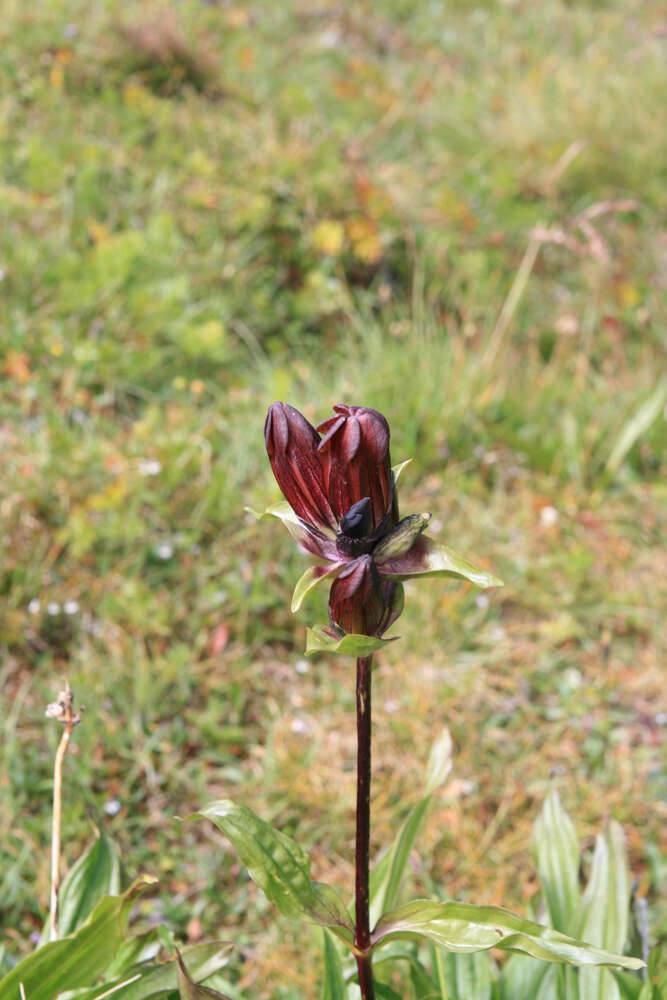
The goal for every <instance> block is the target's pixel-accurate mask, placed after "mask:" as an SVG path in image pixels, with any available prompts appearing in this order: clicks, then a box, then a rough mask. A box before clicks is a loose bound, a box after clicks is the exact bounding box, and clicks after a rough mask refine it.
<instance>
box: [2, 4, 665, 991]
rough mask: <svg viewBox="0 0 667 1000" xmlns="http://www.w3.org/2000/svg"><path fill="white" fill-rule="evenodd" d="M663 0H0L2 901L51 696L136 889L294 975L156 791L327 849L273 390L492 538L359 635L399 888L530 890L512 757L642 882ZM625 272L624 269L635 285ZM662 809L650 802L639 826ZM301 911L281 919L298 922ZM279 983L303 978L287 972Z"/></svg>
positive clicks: (13, 884)
mask: <svg viewBox="0 0 667 1000" xmlns="http://www.w3.org/2000/svg"><path fill="white" fill-rule="evenodd" d="M664 39H665V21H664V9H663V8H662V5H661V4H659V3H658V2H653V0H645V2H642V3H630V2H627V0H608V2H604V0H597V2H595V0H591V2H588V3H586V2H575V0H571V2H564V0H545V2H542V3H539V4H534V3H529V2H527V0H525V2H524V0H504V2H500V0H487V2H477V3H473V2H463V0H462V2H458V3H453V4H440V3H434V2H423V3H417V4H415V3H405V2H403V0H387V2H385V3H384V4H381V5H378V6H376V7H373V6H371V5H370V4H366V3H359V4H353V5H349V6H347V7H346V6H345V5H342V4H339V3H334V2H332V0H322V2H319V3H317V4H315V5H313V4H305V3H301V2H299V0H287V2H285V3H282V4H279V5H278V4H275V5H271V4H266V3H260V2H254V3H252V2H251V3H247V4H234V3H231V4H230V3H204V2H199V0H197V2H178V3H176V2H174V3H160V2H158V0H144V2H138V3H130V2H111V0H105V2H100V3H97V4H94V5H91V4H84V3H82V2H81V0H69V2H68V3H64V2H62V0H49V2H44V0H40V2H37V3H35V4H31V5H26V4H24V3H20V2H18V0H5V2H4V4H3V18H2V22H1V23H0V151H1V156H2V166H1V172H0V275H1V281H0V309H1V310H2V314H1V315H2V323H1V326H0V345H1V347H2V357H1V359H0V369H1V370H0V447H1V454H2V476H1V477H0V514H1V517H2V534H1V537H0V551H1V562H0V593H1V601H2V604H1V610H0V615H1V618H0V643H1V644H2V659H1V662H0V677H1V681H2V692H3V703H4V713H3V723H2V726H3V749H2V753H3V760H2V767H1V769H0V858H1V867H0V918H1V921H2V926H3V932H4V935H5V937H6V938H7V941H8V942H9V943H10V945H11V947H12V948H13V949H14V950H15V951H16V950H18V951H21V950H26V948H27V947H28V937H29V935H30V934H31V933H32V932H34V931H36V930H38V928H39V927H40V926H41V917H42V914H43V912H44V906H45V902H46V899H47V896H48V851H47V848H46V845H47V838H48V820H49V803H48V800H49V791H50V770H51V760H52V752H53V748H54V746H55V742H56V740H57V737H58V734H57V733H56V732H55V730H54V729H53V728H49V726H48V724H47V723H45V721H44V718H43V714H44V708H45V705H46V703H47V702H48V701H51V700H52V698H53V696H54V694H55V692H56V691H57V690H58V689H59V686H60V684H61V680H62V677H63V676H64V675H66V676H67V677H68V678H69V681H70V683H71V685H72V687H73V689H74V690H75V693H76V695H77V699H78V700H80V701H83V702H84V703H86V705H87V713H86V718H85V721H84V723H83V724H82V725H81V726H80V727H79V729H78V730H77V733H76V738H75V741H74V742H75V754H74V755H73V756H72V757H71V758H68V761H67V794H66V807H65V818H64V828H65V839H66V853H67V856H68V860H69V861H70V862H71V861H73V860H74V859H75V858H76V857H77V855H78V853H79V851H80V850H81V846H82V845H83V843H84V842H85V841H86V840H87V839H88V838H89V833H90V821H89V818H88V817H90V818H92V819H93V821H94V822H96V823H102V824H103V825H104V826H105V827H106V829H107V830H108V831H109V832H110V833H111V834H112V836H113V837H114V838H116V840H117V841H118V842H119V843H120V845H121V847H122V850H123V854H124V858H125V863H126V867H127V869H128V874H129V875H130V876H134V875H135V874H136V873H137V871H138V870H140V869H147V870H150V871H151V872H153V873H154V874H156V875H158V876H159V877H160V878H161V880H162V891H161V893H160V894H159V896H158V897H157V899H154V900H153V901H152V902H151V904H150V912H151V913H152V914H153V917H154V916H155V914H156V913H157V914H158V915H159V916H160V918H161V919H163V920H164V921H165V922H167V923H168V924H169V925H170V926H171V927H173V928H174V929H175V930H176V931H177V932H178V933H179V934H180V935H181V936H183V937H186V938H188V939H189V940H191V941H196V940H198V939H199V938H200V937H201V936H203V935H204V934H207V935H213V934H215V935H217V936H228V937H230V938H232V939H233V940H234V941H235V942H237V943H238V945H239V948H238V949H237V952H236V957H235V959H234V963H235V964H234V971H233V973H232V975H233V976H234V977H235V978H236V981H237V983H238V985H239V988H241V989H243V990H247V991H248V995H249V996H253V997H265V998H272V1000H279V998H281V1000H301V998H302V997H304V996H312V995H314V992H313V991H314V990H315V985H314V984H315V982H316V975H317V972H316V970H317V962H315V961H313V960H312V955H311V957H310V959H308V957H306V958H304V957H303V956H302V957H301V958H300V959H299V958H298V957H297V950H298V946H300V945H302V944H303V938H302V932H301V931H300V930H299V931H295V930H294V929H293V928H291V926H290V925H288V924H285V923H281V924H280V925H279V926H278V928H277V929H276V928H274V927H273V925H272V923H271V921H272V915H271V913H270V911H269V910H268V909H267V907H266V904H265V903H264V902H263V901H262V899H261V898H260V897H259V896H258V894H257V892H256V890H255V888H254V886H253V885H252V884H251V883H249V882H248V880H247V878H246V877H245V876H244V874H243V872H242V870H241V869H240V868H239V865H238V863H237V861H236V860H235V857H234V855H233V854H232V853H231V851H230V850H229V849H228V847H227V846H226V845H225V842H224V841H223V840H222V839H221V838H218V837H216V836H213V835H212V834H211V831H210V830H208V829H203V828H201V827H200V826H197V825H196V824H194V825H193V824H183V823H181V822H179V821H177V820H176V819H174V817H175V816H177V815H179V816H185V815H187V814H188V813H189V812H190V811H192V809H193V808H195V807H196V806H197V805H199V804H201V803H203V802H205V801H207V800H209V799H210V798H212V797H216V796H219V797H222V796H225V797H226V796H230V797H235V798H237V799H238V800H239V801H242V802H246V803H248V804H251V805H252V806H253V808H254V809H255V810H256V811H257V812H259V813H260V814H261V815H263V817H264V818H265V819H267V820H268V821H270V822H273V823H276V824H277V825H279V826H281V827H283V828H284V829H285V830H286V831H287V832H291V833H293V834H295V835H296V836H297V837H298V839H299V841H300V843H301V844H303V845H304V846H305V847H306V848H309V849H310V850H311V852H312V854H313V859H314V862H313V864H314V873H315V875H316V876H317V877H320V878H323V879H330V880H332V881H335V882H337V883H338V884H340V885H341V886H347V887H350V886H351V884H352V879H351V875H352V868H351V837H352V816H351V805H352V801H353V765H354V725H353V712H354V691H353V685H352V683H351V675H350V674H349V670H348V668H347V666H346V665H345V664H344V663H343V661H341V662H340V663H339V662H336V661H329V660H327V659H326V658H322V659H320V660H318V661H316V662H314V663H312V664H307V663H306V662H305V661H304V660H303V658H302V649H303V638H304V623H305V622H306V621H311V622H312V621H313V620H324V619H323V615H325V614H326V611H325V608H324V604H323V602H321V603H320V605H319V606H318V605H317V600H316V599H315V598H313V599H312V601H311V603H310V606H308V607H307V608H306V609H305V610H304V612H302V613H300V615H299V616H298V619H297V620H295V619H293V618H292V617H291V616H290V614H289V610H288V602H289V595H290V593H291V587H292V585H293V582H294V580H295V579H296V576H297V574H298V573H299V572H300V571H301V569H302V568H303V561H302V559H301V558H300V557H299V556H298V554H295V553H294V552H293V550H292V546H291V544H290V542H289V540H288V538H287V536H283V535H282V534H281V533H280V529H279V527H273V526H268V525H263V524H262V525H258V524H256V523H255V522H254V521H253V520H252V519H251V518H249V517H248V516H247V515H246V514H245V512H244V507H245V505H249V506H252V507H255V508H261V507H263V506H264V505H265V503H268V502H271V501H273V500H275V499H277V488H276V486H275V483H274V482H273V480H272V477H271V474H270V470H269V468H268V463H267V461H266V458H265V454H264V450H263V440H262V423H263V417H264V412H265V410H266V407H267V405H268V404H269V403H270V402H272V401H273V400H274V399H285V400H288V401H290V402H291V403H293V404H294V405H297V406H299V407H300V408H302V409H303V410H304V412H306V414H307V415H308V416H309V417H310V418H311V419H312V420H313V421H317V420H318V419H323V418H324V417H325V416H326V415H327V413H328V411H329V409H330V406H331V405H332V404H333V403H335V402H339V401H344V402H350V403H364V404H370V405H373V406H376V407H378V408H380V409H381V410H382V411H383V412H385V413H386V414H387V416H388V417H389V419H390V422H391V425H392V435H393V437H392V441H393V457H394V460H395V461H399V460H402V459H404V458H407V457H413V458H414V459H415V462H414V465H413V466H412V467H411V469H410V470H408V472H406V474H405V476H404V481H403V483H402V495H401V500H402V506H403V509H404V510H405V511H406V512H409V511H410V510H422V509H430V510H431V511H432V512H433V516H434V521H433V524H434V526H435V528H436V530H437V531H438V534H439V538H440V540H442V541H444V542H446V543H447V544H449V545H450V546H451V547H453V548H455V549H458V550H460V551H461V552H462V553H464V554H468V555H469V556H470V557H471V558H474V559H476V560H477V561H478V562H481V563H482V564H484V565H487V566H489V567H493V569H494V570H495V571H497V572H498V573H499V574H500V575H501V576H502V577H503V578H504V579H505V581H506V586H505V588H504V589H503V590H502V591H498V592H494V593H491V595H490V596H487V595H481V594H477V593H475V592H474V591H473V590H472V589H468V588H466V587H462V586H460V585H456V584H451V585H448V584H443V583H441V582H436V583H434V584H433V585H432V586H431V587H428V588H427V587H420V588H419V589H417V588H414V590H413V589H412V588H411V587H408V588H407V590H408V591H409V593H408V602H407V610H406V612H405V615H404V617H403V619H402V620H401V622H400V627H399V629H398V631H399V632H401V633H403V635H404V639H403V640H402V641H401V642H400V643H397V644H395V645H393V646H392V647H391V649H390V650H389V651H388V652H387V653H386V654H385V655H384V656H383V657H382V658H381V659H380V663H379V668H378V675H377V682H376V691H377V702H376V703H377V712H376V720H377V721H376V755H375V794H374V816H375V826H374V848H375V849H377V848H379V846H380V845H381V844H383V843H386V842H387V841H388V839H389V838H390V836H391V834H392V832H393V830H394V829H395V827H396V823H397V821H398V820H400V818H401V816H402V815H403V814H404V810H405V803H406V802H407V801H409V800H410V797H411V796H414V794H415V791H414V790H415V788H416V787H417V786H418V785H419V780H420V779H419V774H420V771H421V768H422V766H423V764H424V761H425V759H426V756H427V753H428V747H429V746H430V743H431V739H432V735H433V733H434V732H435V731H437V730H439V728H440V727H441V726H442V725H443V724H444V723H446V724H448V725H449V726H450V727H451V730H452V733H453V735H454V739H455V743H456V747H457V757H456V768H455V772H454V776H453V777H452V779H451V780H450V782H449V783H448V785H447V786H446V788H445V789H444V790H443V792H442V793H440V799H439V803H438V805H437V807H436V808H434V810H433V814H432V816H431V819H430V820H429V823H428V824H427V828H426V830H425V832H424V835H423V837H422V841H421V842H420V853H419V854H418V855H417V854H415V856H414V858H413V869H414V880H415V883H416V887H417V890H419V888H420V887H421V889H422V890H423V891H424V892H428V891H429V886H431V885H432V884H437V885H439V886H440V887H441V889H442V891H444V892H446V893H447V894H448V895H450V896H452V897H456V898H460V899H474V900H475V901H476V902H489V903H499V902H502V903H505V904H507V905H510V906H514V907H515V908H518V909H519V910H520V911H522V912H523V911H525V906H526V902H527V900H528V899H529V898H530V896H531V894H532V893H533V892H534V890H535V883H534V881H532V879H533V876H531V875H530V874H529V872H530V871H531V866H530V865H529V864H527V858H528V855H529V849H530V829H531V823H532V820H533V819H534V818H535V816H536V814H537V811H538V808H539V805H540V803H541V801H542V800H543V798H544V796H545V794H546V792H547V790H548V788H549V786H550V784H551V783H552V782H555V783H556V784H557V786H558V787H559V789H560V792H561V796H562V797H563V799H564V801H565V803H566V805H567V807H568V810H569V811H570V812H571V814H572V815H573V816H574V817H576V819H577V822H578V828H579V829H580V831H581V833H582V834H583V835H586V834H587V835H588V837H589V840H588V844H589V846H590V845H591V844H592V837H591V834H592V832H593V831H594V830H597V829H598V828H599V826H600V823H601V821H602V820H603V819H604V818H605V817H607V816H613V817H615V818H616V819H618V820H619V821H620V822H621V823H622V824H623V825H624V827H625V829H626V832H627V836H628V842H629V850H630V858H631V864H632V868H633V871H634V873H635V875H636V878H637V891H638V892H640V893H641V894H644V895H648V897H649V899H650V901H651V902H652V915H653V920H654V929H655V931H656V933H658V934H660V933H662V934H664V932H665V911H664V909H661V908H660V905H659V903H658V902H657V900H658V897H659V894H660V888H661V885H663V886H664V855H662V854H661V850H660V848H661V845H660V835H661V831H662V835H663V836H664V831H665V823H664V819H665V814H664V809H663V807H661V806H660V805H658V800H659V799H660V796H661V793H664V790H665V779H664V770H663V769H661V758H660V747H661V744H662V742H663V741H662V739H661V736H662V734H663V733H664V726H665V724H666V722H667V705H666V703H665V697H664V673H661V658H660V657H661V634H660V621H661V611H663V610H664V596H665V595H664V580H665V562H664V549H663V548H662V542H664V515H665V506H664V500H665V488H664V479H662V478H661V477H662V476H663V475H664V465H663V462H664V445H665V433H664V410H665V402H666V390H665V382H664V380H663V381H661V377H660V373H661V370H663V369H664V353H663V351H664V319H665V315H664V293H665V283H666V280H665V252H666V244H665V233H664V217H663V218H661V210H662V209H663V208H664V191H665V164H666V163H667V150H666V149H665V146H666V145H667V143H666V134H665V130H664V129H663V128H661V127H660V120H661V111H664V103H662V101H661V98H664V55H665V53H664ZM661 310H662V311H661ZM662 846H663V847H664V843H663V845H662ZM315 947H319V945H318V942H317V941H315V940H314V948H315ZM297 982H298V985H297Z"/></svg>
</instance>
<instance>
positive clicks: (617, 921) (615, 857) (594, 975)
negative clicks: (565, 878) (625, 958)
mask: <svg viewBox="0 0 667 1000" xmlns="http://www.w3.org/2000/svg"><path fill="white" fill-rule="evenodd" d="M629 911H630V872H629V870H628V861H627V855H626V850H625V837H624V835H623V830H622V829H621V827H620V825H619V824H618V823H616V822H614V821H613V820H612V822H611V823H609V825H608V826H607V829H606V830H605V831H604V833H601V834H598V836H597V837H596V840H595V852H594V854H593V865H592V868H591V874H590V878H589V880H588V885H587V886H586V890H585V892H584V895H583V899H582V906H581V913H582V915H581V920H580V924H579V928H578V933H579V934H580V936H582V937H585V938H586V939H587V940H588V941H591V942H592V943H593V944H596V945H599V946H600V947H602V948H606V949H608V950H609V951H622V950H623V948H624V947H625V944H626V941H627V937H628V920H629ZM581 991H582V993H583V995H584V996H585V997H587V998H589V997H590V1000H618V997H619V990H618V986H617V984H616V983H615V982H614V981H613V980H612V979H611V978H610V977H609V975H608V974H607V973H606V972H605V971H604V970H597V969H588V970H585V971H582V973H581Z"/></svg>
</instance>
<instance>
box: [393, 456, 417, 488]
mask: <svg viewBox="0 0 667 1000" xmlns="http://www.w3.org/2000/svg"><path fill="white" fill-rule="evenodd" d="M411 463H412V459H411V458H406V460H405V461H404V462H399V463H398V465H392V467H391V471H392V472H393V473H394V483H397V482H398V477H399V476H400V474H401V473H402V472H403V469H405V467H406V466H408V465H410V464H411Z"/></svg>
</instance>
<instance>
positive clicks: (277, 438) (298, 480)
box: [264, 403, 336, 529]
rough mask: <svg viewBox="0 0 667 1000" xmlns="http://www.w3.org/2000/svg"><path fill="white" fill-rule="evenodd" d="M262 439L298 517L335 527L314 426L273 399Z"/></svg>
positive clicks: (329, 527) (287, 498)
mask: <svg viewBox="0 0 667 1000" xmlns="http://www.w3.org/2000/svg"><path fill="white" fill-rule="evenodd" d="M264 440H265V442H266V450H267V452H268V455H269V461H270V462H271V468H272V469H273V474H274V476H275V477H276V480H277V481H278V485H279V486H280V489H281V490H282V491H283V494H284V496H285V499H286V500H287V501H288V503H290V504H291V506H292V507H293V508H294V510H295V511H296V513H297V514H298V515H299V517H301V518H303V520H304V521H306V522H307V523H308V524H313V525H315V526H317V527H320V528H324V529H333V528H335V527H336V518H335V517H334V516H333V512H332V510H331V505H330V504H329V500H328V499H327V494H326V489H325V485H324V472H323V469H322V463H321V461H320V455H319V452H318V450H317V449H318V445H319V443H320V436H319V434H318V433H317V431H316V430H315V428H314V427H313V426H312V425H311V424H309V423H308V421H307V420H306V418H305V417H304V416H303V414H302V413H299V411H298V410H295V409H294V407H293V406H288V405H287V403H273V404H272V406H270V407H269V411H268V413H267V415H266V423H265V425H264Z"/></svg>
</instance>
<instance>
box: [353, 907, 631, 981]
mask: <svg viewBox="0 0 667 1000" xmlns="http://www.w3.org/2000/svg"><path fill="white" fill-rule="evenodd" d="M395 938H408V939H419V938H426V939H428V940H431V941H433V942H434V943H435V944H437V945H438V946H439V947H441V948H444V949H445V950H447V951H461V952H465V951H484V950H486V949H487V948H500V949H502V950H503V951H522V952H525V953H526V954H528V955H533V956H534V957H535V958H541V959H544V960H546V961H551V962H569V963H570V964H572V965H620V966H623V967H625V968H626V969H638V968H641V967H642V965H643V962H641V960H640V959H636V958H627V957H625V956H623V955H614V954H611V953H610V952H607V951H604V950H603V949H601V948H595V947H593V946H592V945H588V944H585V943H584V942H583V941H577V940H575V939H574V938H570V937H567V936H566V935H565V934H560V933H559V932H558V931H554V930H552V929H551V928H549V927H542V926H541V925H540V924H536V923H534V922H533V921H532V920H524V919H522V918H521V917H517V916H515V915H514V914H513V913H510V912H509V910H504V909H501V908H500V907H497V906H472V905H470V904H468V903H437V902H433V901H431V900H415V901H413V902H412V903H407V904H406V905H405V906H401V907H398V909H396V910H393V911H392V912H390V913H385V915H384V916H383V917H382V918H381V920H380V922H379V924H378V925H377V927H376V928H375V930H374V931H373V935H372V940H373V944H374V945H378V944H380V943H381V942H382V941H385V940H392V939H395Z"/></svg>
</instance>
